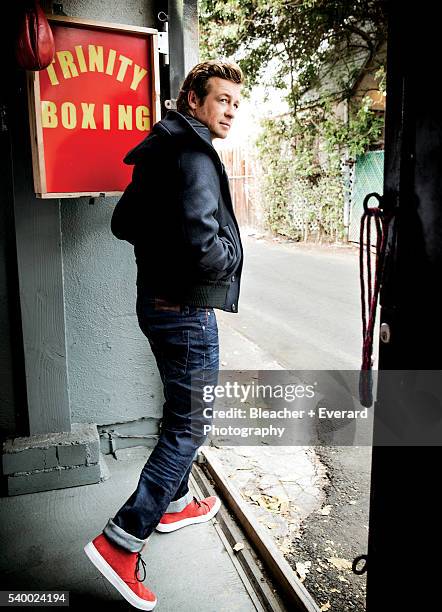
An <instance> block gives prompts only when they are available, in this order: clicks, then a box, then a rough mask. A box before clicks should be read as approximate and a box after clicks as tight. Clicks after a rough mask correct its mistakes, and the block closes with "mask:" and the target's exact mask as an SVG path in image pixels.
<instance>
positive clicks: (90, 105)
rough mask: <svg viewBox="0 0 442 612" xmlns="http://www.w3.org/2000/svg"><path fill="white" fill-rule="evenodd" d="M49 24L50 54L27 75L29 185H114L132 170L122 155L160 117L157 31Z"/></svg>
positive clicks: (85, 189)
mask: <svg viewBox="0 0 442 612" xmlns="http://www.w3.org/2000/svg"><path fill="white" fill-rule="evenodd" d="M129 27H130V26H126V28H129ZM51 28H52V31H53V34H54V40H55V49H56V53H55V59H54V61H53V63H52V64H51V65H50V66H49V67H48V68H47V69H46V70H43V71H42V72H40V73H38V74H37V75H36V76H35V81H34V103H35V115H36V116H35V132H36V136H37V144H38V145H39V146H37V148H36V150H35V151H34V157H35V156H36V155H37V156H38V160H36V159H34V173H35V172H36V170H37V174H38V175H39V176H37V177H36V178H37V180H36V191H37V193H39V194H41V196H42V197H69V196H73V195H79V194H81V195H89V194H90V195H96V194H97V193H107V194H114V193H116V192H117V193H118V192H121V191H123V190H124V188H125V187H126V185H127V184H128V183H129V182H130V179H131V173H132V167H130V166H127V165H125V164H124V163H123V157H124V155H125V154H126V153H127V152H128V151H129V150H130V149H131V148H132V147H133V146H135V145H136V144H137V143H138V142H140V141H141V140H142V139H143V138H144V137H145V136H146V135H147V134H148V133H149V131H150V130H151V129H152V126H153V124H154V123H155V122H156V121H157V120H158V119H159V116H158V112H159V108H158V105H159V96H158V73H157V70H156V66H157V65H158V61H157V57H158V56H157V45H156V38H157V37H156V35H155V33H156V31H155V30H149V29H147V28H133V29H131V30H129V31H128V30H127V29H124V30H120V29H119V28H124V26H115V25H111V24H93V25H91V22H85V21H82V22H81V23H79V22H78V21H75V22H74V21H68V22H65V19H63V20H61V21H58V20H57V21H54V20H52V19H51ZM110 28H112V29H110ZM134 30H135V31H134ZM153 39H154V40H153ZM154 43H155V44H154Z"/></svg>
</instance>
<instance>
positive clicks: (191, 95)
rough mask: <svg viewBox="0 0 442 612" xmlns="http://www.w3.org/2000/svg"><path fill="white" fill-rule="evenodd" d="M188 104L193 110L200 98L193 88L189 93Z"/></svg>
mask: <svg viewBox="0 0 442 612" xmlns="http://www.w3.org/2000/svg"><path fill="white" fill-rule="evenodd" d="M187 104H188V105H189V108H191V109H192V110H195V109H196V107H197V105H198V98H197V97H196V93H195V92H194V91H192V90H190V91H189V92H188V93H187Z"/></svg>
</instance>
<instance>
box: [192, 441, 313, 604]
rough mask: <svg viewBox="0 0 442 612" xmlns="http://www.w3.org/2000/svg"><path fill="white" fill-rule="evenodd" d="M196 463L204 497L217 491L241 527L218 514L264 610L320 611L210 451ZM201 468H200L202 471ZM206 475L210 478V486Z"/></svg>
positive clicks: (196, 477) (222, 526)
mask: <svg viewBox="0 0 442 612" xmlns="http://www.w3.org/2000/svg"><path fill="white" fill-rule="evenodd" d="M198 463H199V466H195V468H194V472H193V475H194V478H195V480H196V482H197V484H198V485H199V487H200V488H201V489H202V491H203V493H204V494H205V495H213V494H215V488H214V486H215V487H216V490H217V492H218V493H219V494H220V495H221V496H222V497H223V499H224V502H225V504H226V507H227V508H228V510H229V511H231V512H232V514H233V515H234V517H235V520H236V521H237V522H238V523H239V525H240V526H241V529H239V528H238V525H237V524H236V523H235V521H233V520H232V518H231V517H229V514H228V513H227V512H226V511H225V510H223V511H220V513H218V515H217V518H218V523H219V524H220V527H221V529H222V531H223V533H224V535H225V537H226V538H227V540H228V543H229V544H230V547H232V548H233V546H234V545H235V544H236V543H238V542H241V543H243V544H244V548H243V549H241V550H238V552H237V553H235V556H236V559H237V561H238V562H239V563H240V564H241V567H242V568H243V570H244V571H245V572H246V574H247V576H248V578H249V580H250V582H251V583H252V585H253V588H254V590H255V593H256V594H257V596H258V598H259V600H260V602H261V604H262V605H264V607H265V609H267V610H271V611H272V612H273V611H275V612H276V611H283V610H290V612H292V611H293V612H320V610H319V607H318V606H317V604H316V602H315V601H314V599H313V598H312V596H311V595H310V593H309V592H308V591H307V589H306V588H305V587H304V585H303V584H302V582H301V581H300V580H299V578H298V577H297V576H296V574H295V572H294V571H293V570H292V568H291V567H290V565H289V564H288V563H287V561H286V560H285V559H284V556H283V555H282V553H281V552H280V551H279V550H278V548H277V547H276V545H275V543H274V542H273V540H272V539H271V538H270V537H269V536H268V535H267V534H266V533H265V532H264V531H263V529H262V527H261V525H260V524H259V522H258V520H257V519H256V518H255V516H254V515H253V514H252V512H251V511H250V509H249V508H248V507H247V505H246V503H245V502H244V500H243V499H242V498H241V496H240V494H239V493H238V491H236V490H235V489H234V488H233V487H232V486H231V484H230V483H229V481H228V479H227V478H226V477H225V476H224V473H223V469H222V466H221V464H220V463H219V461H218V460H217V459H216V457H214V455H213V453H211V451H210V449H208V448H203V449H200V452H199V455H198ZM200 466H203V467H204V468H205V470H203V469H201V467H200ZM205 471H206V472H207V474H206V473H205ZM207 476H210V477H211V478H212V479H213V484H212V483H211V482H210V480H209V478H208V477H207ZM248 543H250V545H248ZM266 574H267V575H268V576H269V577H270V579H271V583H270V584H273V587H274V588H273V589H272V587H271V586H270V584H269V581H268V578H266Z"/></svg>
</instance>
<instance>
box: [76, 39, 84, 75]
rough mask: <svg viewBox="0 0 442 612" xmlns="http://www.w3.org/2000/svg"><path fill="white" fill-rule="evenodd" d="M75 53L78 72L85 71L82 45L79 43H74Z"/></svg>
mask: <svg viewBox="0 0 442 612" xmlns="http://www.w3.org/2000/svg"><path fill="white" fill-rule="evenodd" d="M75 53H76V54H77V60H78V65H79V66H80V72H87V66H86V60H85V58H84V52H83V47H82V46H81V45H75Z"/></svg>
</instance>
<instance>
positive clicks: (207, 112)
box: [188, 77, 241, 139]
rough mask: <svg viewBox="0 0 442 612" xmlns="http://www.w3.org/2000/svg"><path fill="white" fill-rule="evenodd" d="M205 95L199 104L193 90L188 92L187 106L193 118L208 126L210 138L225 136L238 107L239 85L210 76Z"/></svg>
mask: <svg viewBox="0 0 442 612" xmlns="http://www.w3.org/2000/svg"><path fill="white" fill-rule="evenodd" d="M207 90H208V93H207V96H206V97H205V98H204V102H203V103H202V104H201V103H200V100H199V99H198V98H197V97H196V94H195V92H194V91H190V92H189V98H188V102H189V106H190V108H191V111H192V114H193V116H194V117H195V119H198V121H201V123H204V125H206V126H207V127H208V128H209V131H210V134H211V137H212V139H213V138H226V136H227V134H228V133H229V130H230V127H231V125H232V122H233V119H234V118H235V115H236V112H237V110H238V107H239V102H240V94H241V85H239V84H238V83H233V82H232V81H227V80H226V79H220V78H219V77H210V79H209V80H208V81H207Z"/></svg>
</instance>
